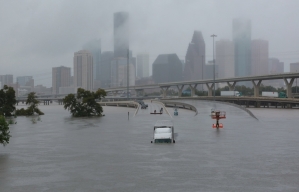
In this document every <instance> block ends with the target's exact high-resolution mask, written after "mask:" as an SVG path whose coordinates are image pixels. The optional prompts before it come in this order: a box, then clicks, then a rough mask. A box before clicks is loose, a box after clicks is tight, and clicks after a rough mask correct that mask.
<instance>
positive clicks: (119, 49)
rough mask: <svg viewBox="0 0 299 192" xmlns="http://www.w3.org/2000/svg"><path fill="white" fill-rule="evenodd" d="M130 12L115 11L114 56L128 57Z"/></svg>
mask: <svg viewBox="0 0 299 192" xmlns="http://www.w3.org/2000/svg"><path fill="white" fill-rule="evenodd" d="M129 34H130V31H129V13H127V12H117V13H114V57H115V58H118V57H127V52H128V49H129Z"/></svg>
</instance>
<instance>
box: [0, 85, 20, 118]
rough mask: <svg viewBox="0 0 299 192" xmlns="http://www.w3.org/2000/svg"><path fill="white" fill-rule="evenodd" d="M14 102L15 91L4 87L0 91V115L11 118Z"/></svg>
mask: <svg viewBox="0 0 299 192" xmlns="http://www.w3.org/2000/svg"><path fill="white" fill-rule="evenodd" d="M16 102H17V101H16V94H15V90H14V89H13V88H12V87H8V86H7V85H4V87H3V89H1V90H0V115H3V116H13V112H14V111H15V109H16V107H15V105H16Z"/></svg>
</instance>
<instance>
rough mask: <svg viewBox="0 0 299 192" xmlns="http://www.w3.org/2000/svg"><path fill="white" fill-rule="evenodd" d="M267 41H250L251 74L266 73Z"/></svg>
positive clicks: (267, 59)
mask: <svg viewBox="0 0 299 192" xmlns="http://www.w3.org/2000/svg"><path fill="white" fill-rule="evenodd" d="M268 63H269V43H268V41H266V40H261V39H255V40H252V41H251V75H252V76H257V75H268Z"/></svg>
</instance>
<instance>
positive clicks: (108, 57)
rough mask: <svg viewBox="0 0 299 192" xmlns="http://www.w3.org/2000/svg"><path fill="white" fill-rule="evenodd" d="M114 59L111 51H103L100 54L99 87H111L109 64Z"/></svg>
mask: <svg viewBox="0 0 299 192" xmlns="http://www.w3.org/2000/svg"><path fill="white" fill-rule="evenodd" d="M113 58H114V53H113V51H105V52H103V53H102V54H101V72H102V76H101V87H103V88H107V87H110V86H111V62H112V60H113Z"/></svg>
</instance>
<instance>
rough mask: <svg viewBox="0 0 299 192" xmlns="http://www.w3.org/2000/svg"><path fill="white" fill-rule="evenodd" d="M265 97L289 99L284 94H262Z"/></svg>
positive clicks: (264, 92)
mask: <svg viewBox="0 0 299 192" xmlns="http://www.w3.org/2000/svg"><path fill="white" fill-rule="evenodd" d="M262 96H263V97H278V98H287V95H286V94H285V93H284V92H266V91H263V92H262Z"/></svg>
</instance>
